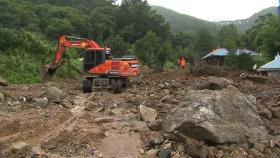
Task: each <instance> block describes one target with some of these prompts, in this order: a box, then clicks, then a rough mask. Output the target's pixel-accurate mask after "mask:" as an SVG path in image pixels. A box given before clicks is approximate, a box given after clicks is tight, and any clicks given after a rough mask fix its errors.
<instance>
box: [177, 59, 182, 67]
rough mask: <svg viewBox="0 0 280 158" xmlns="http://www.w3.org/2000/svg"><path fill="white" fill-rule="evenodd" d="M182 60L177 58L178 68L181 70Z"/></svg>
mask: <svg viewBox="0 0 280 158" xmlns="http://www.w3.org/2000/svg"><path fill="white" fill-rule="evenodd" d="M180 63H181V58H177V65H178V68H180V66H181V64H180Z"/></svg>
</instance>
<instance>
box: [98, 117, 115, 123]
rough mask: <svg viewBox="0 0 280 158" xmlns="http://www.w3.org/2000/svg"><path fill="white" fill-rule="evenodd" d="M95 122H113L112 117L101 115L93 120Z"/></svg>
mask: <svg viewBox="0 0 280 158" xmlns="http://www.w3.org/2000/svg"><path fill="white" fill-rule="evenodd" d="M94 121H95V122H96V123H100V124H102V123H111V122H114V118H112V117H101V118H97V119H95V120H94Z"/></svg>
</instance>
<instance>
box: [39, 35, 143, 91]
mask: <svg viewBox="0 0 280 158" xmlns="http://www.w3.org/2000/svg"><path fill="white" fill-rule="evenodd" d="M67 47H69V48H79V49H84V50H85V53H84V56H83V72H84V78H85V79H84V81H83V92H84V93H91V92H92V89H93V88H94V87H96V88H104V87H105V88H111V89H112V90H113V92H115V93H120V92H121V90H122V89H123V88H126V87H127V86H128V85H129V82H130V78H131V77H136V76H137V75H138V73H139V61H138V60H137V59H135V58H131V59H130V58H116V59H114V58H112V54H111V49H110V48H102V47H100V46H99V45H98V44H97V43H96V42H95V41H93V40H89V39H85V38H78V37H72V36H66V35H62V36H61V37H60V38H59V43H58V48H57V50H56V54H55V59H54V61H53V62H51V63H49V64H48V65H46V70H45V74H44V78H43V80H50V79H51V78H52V76H53V75H54V73H55V71H56V69H57V68H59V67H60V66H61V65H62V60H63V55H64V54H65V48H67Z"/></svg>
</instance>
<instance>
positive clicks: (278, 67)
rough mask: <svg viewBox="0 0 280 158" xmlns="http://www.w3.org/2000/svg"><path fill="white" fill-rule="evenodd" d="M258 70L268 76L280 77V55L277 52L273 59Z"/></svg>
mask: <svg viewBox="0 0 280 158" xmlns="http://www.w3.org/2000/svg"><path fill="white" fill-rule="evenodd" d="M258 71H259V72H262V74H267V75H268V76H272V77H280V55H279V54H277V56H276V57H275V59H274V60H273V61H271V62H269V63H267V64H265V65H263V66H261V67H260V68H259V69H258Z"/></svg>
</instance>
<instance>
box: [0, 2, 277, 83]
mask: <svg viewBox="0 0 280 158" xmlns="http://www.w3.org/2000/svg"><path fill="white" fill-rule="evenodd" d="M0 10H1V12H0V19H1V20H0V73H1V76H2V77H4V78H6V79H8V80H9V81H10V82H12V83H36V82H39V79H40V73H41V71H42V68H43V66H44V65H45V64H47V63H48V62H50V61H51V60H52V59H53V56H54V52H55V49H56V46H57V39H58V37H59V36H60V35H62V34H66V35H72V36H78V37H84V38H89V39H93V40H95V41H97V42H98V43H99V44H100V45H101V46H108V47H111V48H112V50H113V53H114V56H116V57H119V56H122V55H124V54H135V55H137V56H138V57H139V59H140V61H141V64H143V65H148V66H149V67H152V68H155V69H157V70H161V69H170V68H174V67H176V58H177V57H178V56H185V57H187V58H188V59H189V61H195V60H196V61H199V59H200V58H201V57H202V56H204V55H205V54H207V53H208V52H210V51H211V50H213V49H215V48H217V47H226V48H228V49H230V50H234V49H237V48H245V47H246V48H250V49H252V50H257V51H258V52H263V54H265V55H266V56H268V58H269V59H271V58H273V57H274V55H275V54H276V52H277V51H279V49H280V43H279V41H280V39H279V38H280V37H279V36H278V35H279V34H280V32H279V30H280V28H279V27H280V22H279V18H277V17H275V16H273V15H266V16H262V17H260V18H259V19H258V21H257V23H256V26H255V27H253V28H252V29H250V30H248V31H247V32H246V33H242V34H240V33H238V31H237V28H236V27H235V26H234V25H224V26H222V27H221V29H219V30H218V29H215V28H214V27H213V28H211V27H208V23H205V22H203V21H201V23H202V26H205V27H196V26H193V27H195V29H194V30H193V31H191V32H188V33H186V32H184V33H183V32H175V31H173V30H172V29H171V28H170V25H172V23H170V24H169V23H167V22H166V20H165V18H164V17H163V16H161V15H159V14H158V13H157V12H156V11H154V10H153V9H152V8H151V6H150V5H149V4H147V2H146V1H143V0H124V1H123V2H122V3H121V4H120V5H116V4H115V3H114V1H113V0H25V1H19V0H0ZM174 23H175V22H174ZM79 54H80V53H77V51H76V50H73V49H67V53H66V55H65V62H64V66H62V67H61V68H60V69H59V71H58V73H57V74H56V75H57V77H72V78H78V77H80V76H79V73H80V61H79V60H78V58H79V57H80V56H79Z"/></svg>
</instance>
